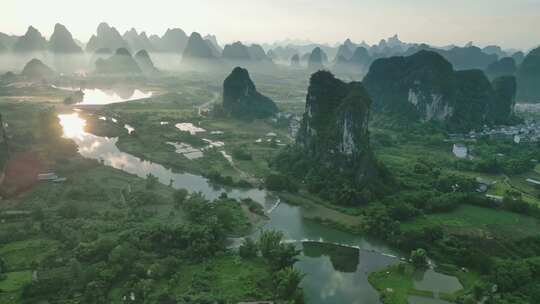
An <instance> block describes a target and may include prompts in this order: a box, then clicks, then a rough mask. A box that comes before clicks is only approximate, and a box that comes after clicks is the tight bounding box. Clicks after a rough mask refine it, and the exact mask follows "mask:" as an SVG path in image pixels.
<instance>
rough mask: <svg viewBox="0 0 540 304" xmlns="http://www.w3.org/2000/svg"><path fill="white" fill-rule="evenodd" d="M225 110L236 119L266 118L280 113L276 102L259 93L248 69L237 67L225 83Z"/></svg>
mask: <svg viewBox="0 0 540 304" xmlns="http://www.w3.org/2000/svg"><path fill="white" fill-rule="evenodd" d="M223 110H224V111H225V112H226V113H227V114H229V115H231V116H233V117H236V118H241V119H255V118H266V117H269V116H272V115H274V114H275V113H277V112H278V108H277V106H276V104H275V103H274V101H273V100H272V99H270V98H268V97H266V96H264V95H262V94H261V93H259V92H258V91H257V88H256V87H255V84H254V83H253V81H252V80H251V78H250V77H249V72H248V70H246V69H243V68H240V67H236V68H234V70H233V71H232V72H231V74H230V75H229V76H227V78H226V79H225V81H224V82H223Z"/></svg>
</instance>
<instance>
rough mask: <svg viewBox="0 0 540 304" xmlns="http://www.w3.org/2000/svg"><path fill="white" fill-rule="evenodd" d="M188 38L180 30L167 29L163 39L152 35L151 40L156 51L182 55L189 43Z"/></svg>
mask: <svg viewBox="0 0 540 304" xmlns="http://www.w3.org/2000/svg"><path fill="white" fill-rule="evenodd" d="M188 39H189V38H188V36H187V35H186V33H185V32H184V31H183V30H182V29H179V28H173V29H167V31H166V32H165V34H163V36H162V37H161V38H159V37H158V36H157V35H152V36H151V37H150V40H151V42H152V44H153V45H154V47H156V49H158V50H160V51H162V52H167V53H178V54H182V53H183V52H184V49H185V48H186V45H187V43H188Z"/></svg>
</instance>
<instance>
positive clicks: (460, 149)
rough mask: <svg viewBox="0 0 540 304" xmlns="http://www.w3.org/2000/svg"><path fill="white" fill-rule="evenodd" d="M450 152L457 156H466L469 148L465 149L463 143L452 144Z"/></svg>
mask: <svg viewBox="0 0 540 304" xmlns="http://www.w3.org/2000/svg"><path fill="white" fill-rule="evenodd" d="M452 153H454V155H455V156H456V157H457V158H466V157H467V156H468V155H469V149H467V147H466V146H465V145H462V144H454V146H453V147H452Z"/></svg>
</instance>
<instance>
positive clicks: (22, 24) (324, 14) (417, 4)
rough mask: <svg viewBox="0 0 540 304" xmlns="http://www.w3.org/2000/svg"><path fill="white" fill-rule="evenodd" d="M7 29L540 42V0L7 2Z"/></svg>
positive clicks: (256, 38)
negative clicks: (108, 28)
mask: <svg viewBox="0 0 540 304" xmlns="http://www.w3.org/2000/svg"><path fill="white" fill-rule="evenodd" d="M1 2H2V4H1V7H2V16H1V18H0V20H1V21H0V31H2V32H6V33H12V34H23V33H24V32H25V30H26V27H27V26H28V25H33V26H34V27H36V28H38V29H39V30H40V31H41V32H42V33H43V34H44V35H46V36H49V35H50V34H51V32H52V29H53V26H54V24H55V23H56V22H60V23H62V24H64V25H66V26H67V27H68V29H69V30H70V31H71V32H72V33H73V34H74V36H75V37H76V38H78V39H80V40H83V41H86V40H87V39H88V38H89V37H90V36H91V34H93V33H94V32H95V30H96V27H97V25H98V23H99V22H101V21H106V22H108V23H109V24H110V25H113V26H115V27H116V28H117V29H119V30H120V31H121V32H122V33H123V32H124V31H125V30H127V29H129V28H131V27H135V28H136V29H138V30H145V31H146V32H147V33H149V34H154V33H157V34H159V35H161V34H163V33H164V32H165V30H166V29H167V28H168V27H180V28H182V29H183V30H185V31H186V32H187V33H188V34H189V33H190V32H192V31H198V32H200V33H202V34H207V33H213V34H216V35H217V36H218V39H219V40H220V42H221V43H223V42H231V41H236V40H242V41H253V42H271V41H275V40H282V39H286V38H298V39H310V40H313V41H317V42H328V43H335V42H338V41H339V42H341V41H343V40H345V39H346V38H348V37H350V38H351V39H352V40H353V41H358V42H359V41H362V40H365V41H367V42H368V43H375V42H378V41H379V40H380V39H381V38H386V37H388V36H390V35H393V34H395V33H397V34H399V36H400V38H401V39H402V40H403V41H407V42H427V43H430V44H433V45H446V44H450V43H455V44H460V45H461V44H465V43H466V42H468V41H474V42H475V43H476V44H478V45H481V46H483V45H487V44H499V45H502V46H504V47H516V48H530V47H533V46H537V45H539V44H540V0H151V1H133V0H130V1H128V0H92V1H80V0H47V1H44V0H2V1H1Z"/></svg>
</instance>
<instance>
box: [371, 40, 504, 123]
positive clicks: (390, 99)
mask: <svg viewBox="0 0 540 304" xmlns="http://www.w3.org/2000/svg"><path fill="white" fill-rule="evenodd" d="M363 83H364V85H365V87H366V89H367V90H368V92H369V94H370V96H371V97H372V99H373V106H374V110H376V111H379V112H386V113H393V114H395V115H397V116H399V117H400V118H401V119H406V120H414V119H416V120H420V121H439V122H444V123H445V124H447V125H448V126H449V127H450V128H452V129H460V130H469V129H473V128H477V127H480V126H482V125H484V124H493V123H506V122H508V121H509V120H510V119H511V114H512V107H511V106H513V104H512V101H508V100H499V99H498V98H502V97H499V95H497V92H495V90H494V88H493V86H492V84H491V83H490V81H489V80H488V79H487V77H486V76H485V74H484V73H483V72H482V71H480V70H461V71H455V70H454V68H453V67H452V64H451V63H450V62H449V61H448V60H446V59H445V58H444V57H443V56H441V55H440V54H439V53H437V52H433V51H425V50H423V51H420V52H418V53H415V54H413V55H411V56H406V57H403V56H398V57H390V58H381V59H377V60H376V61H374V62H373V63H372V64H371V67H370V69H369V73H368V74H367V75H366V77H365V78H364V80H363ZM500 95H501V96H503V95H504V96H514V95H515V92H510V93H506V94H500ZM501 107H502V108H501ZM492 113H498V114H497V115H496V116H494V115H495V114H493V115H492ZM500 113H506V114H505V115H503V114H500Z"/></svg>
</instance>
